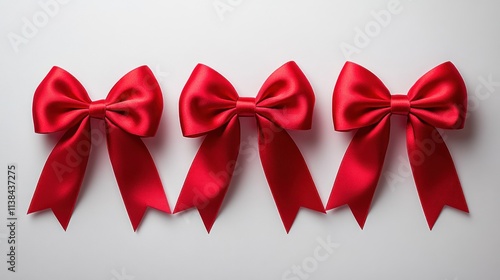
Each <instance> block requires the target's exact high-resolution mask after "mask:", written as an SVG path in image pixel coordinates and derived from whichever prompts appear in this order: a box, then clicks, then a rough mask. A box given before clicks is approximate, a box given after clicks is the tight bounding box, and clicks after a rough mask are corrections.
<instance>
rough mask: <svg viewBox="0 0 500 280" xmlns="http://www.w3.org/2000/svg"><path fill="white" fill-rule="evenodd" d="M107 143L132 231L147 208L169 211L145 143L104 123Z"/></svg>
mask: <svg viewBox="0 0 500 280" xmlns="http://www.w3.org/2000/svg"><path fill="white" fill-rule="evenodd" d="M107 130H108V131H107V134H108V135H107V145H108V152H109V157H110V160H111V165H112V166H113V171H114V173H115V177H116V181H117V183H118V187H119V189H120V193H121V195H122V198H123V203H124V204H125V208H126V209H127V213H128V216H129V218H130V222H131V223H132V227H133V228H134V231H135V230H137V228H138V227H139V224H140V223H141V220H142V218H143V217H144V214H145V212H146V209H147V208H148V207H151V208H154V209H157V210H159V211H162V212H165V213H170V207H169V205H168V200H167V197H166V195H165V191H164V189H163V185H162V183H161V180H160V175H159V174H158V170H157V169H156V165H155V163H154V161H153V158H152V157H151V154H150V153H149V151H148V149H147V147H146V145H145V144H144V143H143V142H142V140H141V139H140V138H139V137H138V136H135V135H132V134H129V133H127V132H125V131H123V130H122V129H120V128H119V127H117V126H115V125H114V124H113V123H111V122H107Z"/></svg>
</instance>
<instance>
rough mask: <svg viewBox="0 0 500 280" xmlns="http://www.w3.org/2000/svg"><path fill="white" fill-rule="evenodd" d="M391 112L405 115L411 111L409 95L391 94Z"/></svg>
mask: <svg viewBox="0 0 500 280" xmlns="http://www.w3.org/2000/svg"><path fill="white" fill-rule="evenodd" d="M391 113H393V114H396V115H403V116H407V115H408V114H409V113H410V100H409V99H408V96H407V95H403V94H395V95H391Z"/></svg>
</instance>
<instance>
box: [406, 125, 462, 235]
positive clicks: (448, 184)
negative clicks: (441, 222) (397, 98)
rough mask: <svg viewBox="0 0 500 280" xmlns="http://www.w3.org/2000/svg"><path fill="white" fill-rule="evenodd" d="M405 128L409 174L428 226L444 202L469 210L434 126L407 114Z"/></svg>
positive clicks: (449, 158)
mask: <svg viewBox="0 0 500 280" xmlns="http://www.w3.org/2000/svg"><path fill="white" fill-rule="evenodd" d="M406 132H407V148H408V157H409V160H410V165H411V168H412V172H413V178H414V180H415V185H416V187H417V192H418V196H419V198H420V203H421V204H422V209H423V211H424V214H425V217H426V220H427V224H428V225H429V228H430V229H432V228H433V226H434V224H435V223H436V220H437V219H438V217H439V215H440V213H441V210H442V209H443V207H444V206H445V205H448V206H450V207H453V208H456V209H458V210H461V211H464V212H466V213H469V209H468V207H467V202H466V201H465V196H464V193H463V190H462V187H461V184H460V180H459V178H458V174H457V171H456V169H455V165H454V164H453V159H452V157H451V155H450V152H449V151H448V148H447V147H446V144H445V143H444V140H443V138H442V137H441V135H440V134H439V132H438V131H437V130H436V128H434V127H433V126H430V125H427V124H424V123H423V122H421V121H420V120H419V119H418V118H417V117H414V116H412V115H410V119H409V120H408V124H407V128H406Z"/></svg>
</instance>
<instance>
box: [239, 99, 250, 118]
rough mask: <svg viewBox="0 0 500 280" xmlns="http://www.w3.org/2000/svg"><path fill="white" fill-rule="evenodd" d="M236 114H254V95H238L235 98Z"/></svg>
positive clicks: (245, 115)
mask: <svg viewBox="0 0 500 280" xmlns="http://www.w3.org/2000/svg"><path fill="white" fill-rule="evenodd" d="M236 114H238V116H240V117H253V116H255V97H239V98H238V100H236Z"/></svg>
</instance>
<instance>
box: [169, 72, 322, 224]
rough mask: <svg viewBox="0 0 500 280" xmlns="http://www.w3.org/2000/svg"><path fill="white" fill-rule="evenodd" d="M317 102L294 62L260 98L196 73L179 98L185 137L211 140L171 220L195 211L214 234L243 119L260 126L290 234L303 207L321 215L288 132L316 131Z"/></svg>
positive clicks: (263, 155)
mask: <svg viewBox="0 0 500 280" xmlns="http://www.w3.org/2000/svg"><path fill="white" fill-rule="evenodd" d="M314 100H315V98H314V93H313V90H312V88H311V86H310V84H309V82H308V80H307V78H306V77H305V76H304V74H303V73H302V71H301V70H300V69H299V67H298V66H297V65H296V64H295V63H294V62H288V63H286V64H284V65H283V66H281V67H280V68H279V69H277V70H276V71H275V72H274V73H272V74H271V76H270V77H269V78H268V79H267V80H266V81H265V83H264V85H263V86H262V87H261V89H260V91H259V93H258V94H257V97H255V98H252V97H239V96H238V94H237V92H236V90H235V89H234V87H233V86H232V85H231V83H229V81H228V80H226V79H225V78H224V77H223V76H222V75H221V74H219V73H218V72H216V71H215V70H213V69H211V68H210V67H208V66H205V65H202V64H199V65H197V66H196V68H195V69H194V70H193V73H192V74H191V76H190V78H189V80H188V81H187V83H186V85H185V87H184V89H183V91H182V93H181V96H180V101H179V111H180V122H181V128H182V132H183V134H184V136H187V137H199V136H202V135H206V137H205V139H204V140H203V143H202V145H201V147H200V149H199V150H198V153H197V154H196V156H195V158H194V160H193V163H192V165H191V168H190V169H189V172H188V175H187V177H186V180H185V182H184V186H183V188H182V190H181V193H180V197H179V199H178V201H177V204H176V206H175V209H174V213H175V212H179V211H183V210H186V209H189V208H192V207H196V208H197V209H198V211H199V213H200V215H201V217H202V219H203V222H204V224H205V227H206V228H207V231H209V232H210V229H211V228H212V225H213V223H214V222H215V219H216V217H217V213H218V212H219V209H220V206H221V204H222V201H223V199H224V196H225V195H226V192H227V188H228V186H229V184H230V181H231V177H232V175H233V171H234V168H235V165H236V160H237V158H238V154H239V149H240V122H239V117H253V118H255V119H256V121H257V127H258V142H259V154H260V159H261V162H262V167H263V169H264V172H265V175H266V178H267V181H268V183H269V187H270V189H271V192H272V195H273V198H274V200H275V202H276V206H277V208H278V211H279V214H280V216H281V219H282V221H283V224H284V226H285V228H286V230H287V232H288V231H289V230H290V228H291V226H292V224H293V221H294V220H295V217H296V215H297V213H298V210H299V208H300V207H306V208H310V209H312V210H315V211H319V212H324V208H323V205H322V202H321V199H320V197H319V195H318V192H317V190H316V187H315V185H314V182H313V180H312V178H311V175H310V173H309V170H308V168H307V165H306V162H305V161H304V158H303V157H302V154H301V153H300V151H299V149H298V147H297V146H296V144H295V142H294V141H293V139H292V138H291V137H290V136H289V134H288V133H287V132H286V130H285V129H298V130H306V129H310V128H311V122H312V112H313V106H314ZM256 207H257V204H256Z"/></svg>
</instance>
